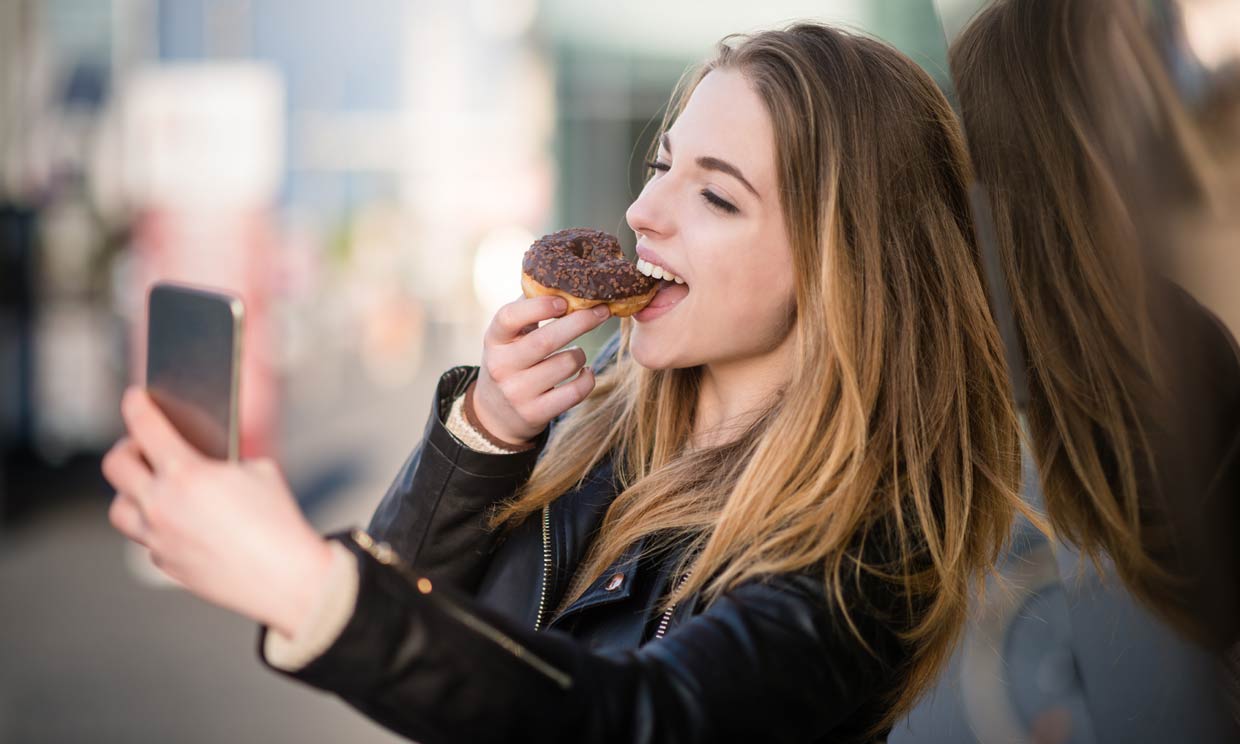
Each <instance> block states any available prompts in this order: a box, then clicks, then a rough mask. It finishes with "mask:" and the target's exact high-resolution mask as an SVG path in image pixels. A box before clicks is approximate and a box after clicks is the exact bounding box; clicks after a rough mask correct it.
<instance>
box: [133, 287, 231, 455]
mask: <svg viewBox="0 0 1240 744" xmlns="http://www.w3.org/2000/svg"><path fill="white" fill-rule="evenodd" d="M243 313H244V308H243V306H242V303H241V300H240V299H238V298H236V297H234V296H232V295H229V294H227V293H224V292H219V291H215V290H209V289H203V288H199V287H192V286H188V285H184V284H173V283H170V282H160V283H158V284H156V285H154V286H153V287H152V288H151V292H150V295H149V297H148V302H147V318H148V326H147V354H146V387H147V391H148V392H149V393H150V395H151V398H152V399H153V400H154V401H155V404H156V405H158V406H159V407H160V409H161V410H162V411H163V412H164V414H165V415H166V416H167V417H168V419H169V420H170V421H171V422H172V425H173V426H175V427H176V429H177V431H179V432H181V434H182V436H184V437H185V439H186V440H187V441H188V442H189V443H190V444H192V445H193V446H194V447H196V448H197V449H198V450H199V451H201V452H202V453H203V454H205V455H207V456H209V457H213V458H216V459H221V460H224V459H227V460H235V459H237V454H238V453H237V449H238V441H237V440H238V434H237V432H238V423H237V400H238V385H239V377H240V362H241V322H242V317H243Z"/></svg>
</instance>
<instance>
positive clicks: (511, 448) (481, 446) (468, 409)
mask: <svg viewBox="0 0 1240 744" xmlns="http://www.w3.org/2000/svg"><path fill="white" fill-rule="evenodd" d="M476 384H477V383H476V382H471V383H470V384H469V387H468V388H467V389H466V390H465V394H464V395H459V396H457V397H456V399H455V400H453V401H452V408H451V409H450V410H449V411H448V420H447V421H446V422H445V426H447V428H448V431H450V432H452V435H453V436H455V437H456V438H457V439H459V440H461V442H462V443H463V444H464V445H465V446H467V447H469V448H470V449H471V450H474V451H475V452H486V453H488V454H492V455H511V454H513V453H516V452H525V451H526V450H530V449H533V448H534V444H533V443H532V442H531V443H529V444H525V445H513V444H509V443H507V442H501V441H500V440H499V439H496V438H495V437H494V436H492V435H491V434H490V432H488V431H487V430H486V429H485V428H483V427H482V424H480V423H479V422H478V421H477V419H476V418H475V417H474V415H473V409H472V404H473V391H474V385H476Z"/></svg>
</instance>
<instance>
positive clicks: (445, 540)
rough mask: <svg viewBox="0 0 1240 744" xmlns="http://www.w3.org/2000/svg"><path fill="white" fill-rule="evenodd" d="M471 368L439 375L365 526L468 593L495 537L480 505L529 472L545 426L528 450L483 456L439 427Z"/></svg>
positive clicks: (509, 490) (511, 490)
mask: <svg viewBox="0 0 1240 744" xmlns="http://www.w3.org/2000/svg"><path fill="white" fill-rule="evenodd" d="M477 375H478V368H477V367H454V368H453V369H450V370H448V371H447V372H445V373H444V374H443V376H442V377H440V379H439V384H438V386H437V388H436V390H435V397H434V400H433V401H432V403H431V413H430V416H429V417H428V419H427V422H426V429H425V431H424V432H423V435H422V441H421V442H420V443H419V444H418V446H417V447H416V448H415V449H414V450H413V453H412V454H411V455H410V456H409V458H408V459H407V460H406V461H405V463H404V465H403V466H402V467H401V469H400V472H399V473H398V474H397V475H396V479H395V480H394V481H393V482H392V485H391V486H390V487H389V488H388V490H387V493H386V494H385V495H384V496H383V499H382V500H381V501H380V502H379V506H378V507H377V508H376V509H375V512H374V515H373V516H372V517H371V519H370V525H369V527H368V532H370V534H372V535H374V536H375V537H376V539H379V540H382V541H384V542H386V543H388V544H390V545H391V546H392V548H393V549H394V550H395V551H396V552H397V553H399V554H400V556H401V557H402V558H403V559H404V560H406V561H408V562H409V563H411V564H413V565H414V566H416V567H417V568H418V569H419V570H420V571H422V572H423V573H425V574H426V575H427V576H429V577H430V578H432V579H434V580H436V581H440V582H446V583H450V584H452V585H454V586H456V587H458V588H459V589H460V590H462V591H464V592H467V593H473V592H474V591H475V590H476V589H477V585H478V582H479V581H481V578H482V574H483V572H484V571H485V569H486V565H487V561H488V560H489V557H490V555H491V553H492V551H493V550H494V548H495V547H496V545H497V543H498V541H499V540H500V539H502V538H501V536H500V535H499V534H496V533H495V532H494V531H490V530H487V529H486V525H485V520H486V517H487V513H488V510H489V509H490V507H492V506H493V505H494V504H496V503H498V502H500V501H502V500H504V499H506V498H509V497H511V496H512V495H513V494H515V493H516V491H517V489H518V488H520V487H521V485H522V484H524V483H525V481H526V480H527V479H528V478H529V476H530V473H531V472H532V471H533V469H534V465H535V463H536V462H537V460H538V455H539V453H540V452H541V451H542V448H543V446H544V445H545V443H546V440H547V436H548V432H547V431H544V432H543V433H542V434H541V435H540V436H539V437H538V439H537V440H536V442H535V444H536V446H535V447H534V448H533V449H530V450H526V451H523V452H517V453H512V454H491V453H486V452H479V451H476V450H473V449H471V448H470V447H469V446H468V445H466V444H465V443H464V442H462V441H461V440H460V439H458V438H457V437H456V436H455V435H453V434H452V432H450V431H449V430H448V428H447V426H446V425H445V421H446V420H447V418H448V411H449V409H450V407H451V405H452V401H453V400H455V399H456V398H457V397H458V396H460V395H462V394H463V393H464V392H465V388H467V387H468V386H469V384H470V383H471V382H473V380H474V378H475V377H477Z"/></svg>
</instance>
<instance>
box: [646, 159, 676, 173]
mask: <svg viewBox="0 0 1240 744" xmlns="http://www.w3.org/2000/svg"><path fill="white" fill-rule="evenodd" d="M646 167H647V168H649V169H651V170H657V171H668V170H671V169H672V166H671V165H670V164H668V163H664V162H662V161H660V160H647V161H646Z"/></svg>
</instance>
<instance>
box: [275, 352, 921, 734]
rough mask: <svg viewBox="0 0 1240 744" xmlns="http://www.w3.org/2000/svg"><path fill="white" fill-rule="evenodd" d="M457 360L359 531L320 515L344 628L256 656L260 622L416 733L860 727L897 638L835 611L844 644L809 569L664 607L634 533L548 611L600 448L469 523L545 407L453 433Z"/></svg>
mask: <svg viewBox="0 0 1240 744" xmlns="http://www.w3.org/2000/svg"><path fill="white" fill-rule="evenodd" d="M615 346H616V343H615V339H613V341H612V342H611V343H609V344H608V348H607V349H605V350H604V352H603V353H602V354H600V359H601V362H600V363H597V364H596V365H595V366H596V368H599V367H601V366H604V365H606V364H607V363H608V362H609V361H610V360H611V359H612V358H613V357H614V353H615ZM476 375H477V368H476V367H456V368H454V369H451V370H449V371H448V372H446V373H445V374H444V375H443V377H442V378H441V379H440V382H439V385H438V389H437V391H436V394H435V400H434V403H433V407H432V412H431V416H430V418H429V421H428V422H427V425H426V430H425V433H424V436H423V439H422V441H421V443H420V444H419V445H418V447H417V448H416V449H415V450H414V452H413V454H412V455H411V456H410V458H409V459H408V461H407V462H406V463H405V464H404V467H403V468H402V469H401V471H400V473H399V474H398V475H397V477H396V480H395V482H394V483H393V484H392V486H391V488H390V489H389V491H388V492H387V494H386V495H385V496H384V498H383V500H382V501H381V502H380V504H379V507H378V508H377V510H376V511H375V514H374V516H373V518H372V521H371V523H370V526H369V529H368V531H367V532H368V533H369V534H367V533H363V532H361V531H357V530H354V531H349V532H344V533H337V534H333V535H329V537H331V538H333V539H338V540H341V541H342V542H343V543H344V544H345V546H346V547H347V548H348V549H349V550H350V551H351V552H352V553H354V554H355V555H356V556H357V558H358V563H359V585H358V596H357V602H356V605H355V607H354V610H353V614H352V616H351V617H350V619H349V620H348V622H347V624H346V625H345V628H344V630H343V631H342V632H341V633H340V635H339V636H338V637H337V638H336V639H335V640H334V641H333V642H332V644H331V646H330V647H329V648H328V649H327V650H326V651H325V652H324V653H322V654H321V655H320V656H318V657H316V658H315V659H313V660H312V661H310V662H309V664H307V665H306V666H304V667H302V668H300V669H298V670H296V671H285V670H283V669H280V668H278V667H274V666H272V665H271V664H270V663H269V662H268V661H267V659H266V658H265V657H263V643H264V639H265V636H266V633H267V628H266V626H262V627H260V630H259V639H258V648H259V657H260V659H261V660H262V661H263V663H264V664H265V665H266V666H268V668H271V669H272V670H274V671H276V672H277V673H280V674H284V675H286V676H289V677H292V678H294V679H297V680H299V681H301V682H303V683H306V684H309V685H312V686H314V687H318V688H321V689H323V690H327V691H330V692H333V693H336V694H338V695H339V696H340V697H341V698H343V699H344V700H345V701H346V702H348V703H349V704H351V705H352V706H354V707H355V708H357V709H358V710H359V711H361V712H362V713H364V714H365V715H367V716H369V717H370V718H372V719H374V720H375V721H377V722H378V723H380V724H381V725H383V726H386V727H387V728H389V729H391V730H392V731H395V732H397V733H399V734H401V735H403V736H406V737H410V738H412V739H415V740H417V741H421V742H423V743H424V744H435V743H437V742H471V743H472V742H509V741H538V742H548V743H551V742H565V743H567V742H573V743H577V742H651V743H653V742H719V741H762V742H828V741H830V742H854V741H873V740H875V739H874V738H873V737H870V738H866V734H867V732H868V731H869V730H870V729H871V728H872V727H873V726H874V724H875V722H876V721H878V720H880V719H881V718H882V716H883V711H884V705H886V701H887V700H888V699H889V697H888V696H889V695H890V694H891V692H892V691H893V690H894V689H895V686H896V685H898V684H899V679H900V671H901V669H902V667H903V665H904V662H905V661H906V660H907V654H906V651H905V650H904V649H903V647H902V646H901V644H900V642H899V641H898V640H897V638H896V635H895V633H894V632H893V630H892V629H890V628H889V627H887V626H885V625H884V624H883V623H880V622H878V621H876V620H874V619H873V618H872V616H867V615H866V614H864V613H862V612H856V611H854V618H855V619H856V620H857V622H858V624H859V627H860V629H861V631H862V634H863V636H864V637H865V638H866V640H867V642H868V644H869V645H870V646H871V649H872V652H871V651H867V650H865V649H864V648H862V646H861V645H860V644H859V643H858V642H857V641H856V639H855V638H854V637H853V636H852V634H851V632H850V631H849V629H848V628H847V626H846V624H844V623H843V622H842V621H841V620H840V614H839V613H838V611H836V610H835V609H833V606H832V605H833V602H832V600H830V599H829V598H828V597H827V595H826V592H825V591H824V587H823V583H822V579H821V578H820V577H819V576H818V575H816V574H811V573H809V572H806V573H793V574H781V575H777V576H773V577H769V578H768V579H766V580H763V581H757V582H751V583H748V584H745V585H743V586H740V587H737V588H735V589H733V590H731V591H730V592H728V593H726V594H725V595H724V596H723V597H721V598H720V599H718V600H717V601H716V602H714V603H713V604H711V605H710V606H709V607H706V606H703V603H701V602H699V601H697V600H696V598H690V600H689V601H684V602H680V603H678V604H677V606H676V607H675V608H674V611H673V612H672V614H671V616H670V618H666V619H665V618H664V617H663V615H664V613H663V612H661V611H660V607H659V602H660V600H661V598H662V597H663V596H664V595H665V593H666V592H667V591H669V589H670V588H671V581H672V580H673V577H672V576H670V575H669V573H670V571H671V569H672V566H673V565H674V563H675V560H676V558H678V557H679V556H676V555H672V554H666V553H665V554H663V555H661V556H660V557H658V558H651V557H648V556H647V557H643V556H642V555H641V547H642V546H641V545H635V546H632V547H631V548H630V549H629V550H628V551H626V552H625V554H624V555H623V556H621V558H620V559H618V560H617V561H616V562H615V563H614V564H613V565H612V566H611V567H609V568H608V569H607V570H606V571H604V572H603V574H602V576H601V577H599V579H598V580H596V581H594V582H593V584H592V585H590V586H589V587H588V588H587V589H586V591H585V592H584V594H582V596H581V597H579V598H578V599H577V600H575V601H574V602H573V603H572V604H571V605H570V606H569V607H567V608H565V610H564V612H562V613H560V614H558V615H555V616H554V617H552V616H551V614H552V609H553V608H555V607H557V606H558V605H559V602H560V599H561V598H562V595H563V592H564V591H565V590H566V588H567V585H568V583H569V580H570V578H571V576H572V574H573V571H574V569H575V567H576V566H577V564H578V562H579V561H581V560H582V558H583V557H584V556H585V553H586V549H587V547H588V545H589V541H590V539H591V537H592V536H593V534H594V533H595V531H596V530H597V528H598V526H599V524H600V522H601V520H602V518H603V515H604V514H605V512H606V510H607V507H608V505H609V504H610V503H611V501H612V499H614V498H615V496H616V494H617V487H616V484H615V482H614V479H613V478H612V469H611V464H610V461H609V460H605V461H604V462H602V463H600V464H599V465H598V466H596V467H595V468H594V469H593V470H592V471H591V472H590V473H589V474H588V476H587V477H586V478H585V479H584V481H583V482H582V483H581V485H580V486H579V487H577V488H576V489H574V490H572V491H570V492H568V493H566V494H564V495H563V496H561V497H560V498H559V499H557V500H556V501H555V502H553V503H552V504H551V505H550V507H549V508H548V509H547V510H546V511H544V512H543V513H542V514H541V515H535V516H533V517H531V518H529V519H527V520H526V521H525V522H524V523H522V524H521V525H519V526H517V527H516V528H514V529H513V530H511V531H510V532H508V533H507V534H506V535H500V534H497V533H493V532H489V531H487V530H486V529H485V528H484V526H483V520H484V519H485V515H486V510H487V508H488V507H490V506H491V505H493V504H495V503H496V502H497V501H499V500H501V499H504V498H507V497H510V496H512V495H513V494H514V492H515V491H516V489H517V488H518V487H519V486H521V485H522V484H523V483H524V482H525V480H526V479H527V478H528V477H529V475H530V472H531V471H532V469H533V467H534V464H535V462H536V461H537V459H538V457H539V454H540V453H541V451H542V449H543V447H544V445H545V444H546V441H547V439H548V437H549V434H550V431H551V430H552V429H553V428H554V424H553V425H552V426H551V427H549V428H548V430H547V431H545V432H544V433H543V434H542V435H541V436H540V437H539V439H538V440H537V442H536V446H535V447H534V448H533V449H531V450H528V451H525V452H519V453H515V454H503V455H495V454H486V453H482V452H478V451H475V450H471V449H469V448H468V447H466V446H465V445H464V444H462V443H461V442H460V441H459V440H457V439H456V437H454V436H453V435H452V433H451V432H449V431H448V429H447V428H446V427H445V425H444V421H445V420H446V418H447V413H448V409H449V407H450V405H451V403H452V401H453V400H454V399H455V398H456V397H457V396H459V395H461V394H462V393H463V392H464V390H465V388H466V387H467V386H468V385H469V384H470V382H471V381H472V380H473V379H474V378H475V377H476ZM540 618H541V619H540ZM660 624H663V625H665V628H664V629H665V631H666V633H665V635H663V637H661V638H656V635H658V633H659V626H660ZM536 625H537V626H538V629H537V630H536V629H535V626H536ZM878 738H879V739H881V738H883V737H881V736H880V737H878Z"/></svg>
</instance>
